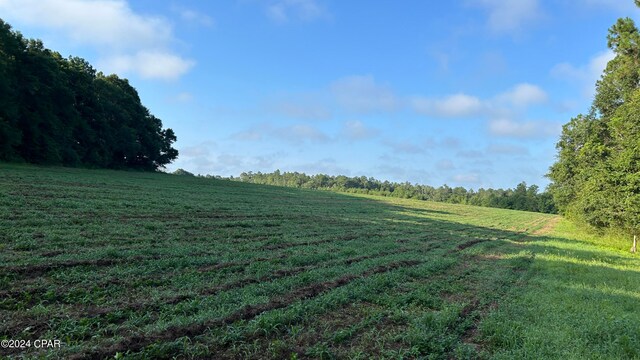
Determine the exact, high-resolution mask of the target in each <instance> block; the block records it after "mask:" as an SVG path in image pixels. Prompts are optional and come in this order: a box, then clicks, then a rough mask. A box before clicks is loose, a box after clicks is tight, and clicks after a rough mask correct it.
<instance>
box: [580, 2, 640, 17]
mask: <svg viewBox="0 0 640 360" xmlns="http://www.w3.org/2000/svg"><path fill="white" fill-rule="evenodd" d="M574 2H575V3H577V4H572V5H573V6H584V5H586V6H588V7H592V8H595V9H610V10H614V11H619V12H621V13H624V14H629V13H630V12H632V11H634V10H635V11H637V10H638V8H637V7H636V5H635V4H634V3H633V1H631V0H628V1H627V0H576V1H574Z"/></svg>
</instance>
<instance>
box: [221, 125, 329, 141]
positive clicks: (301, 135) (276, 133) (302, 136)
mask: <svg viewBox="0 0 640 360" xmlns="http://www.w3.org/2000/svg"><path fill="white" fill-rule="evenodd" d="M267 137H270V138H275V139H280V140H282V141H285V142H288V143H291V144H294V145H300V144H302V143H305V142H316V143H325V142H328V141H329V140H330V138H329V136H327V135H326V134H325V133H323V132H322V131H320V130H318V129H316V128H315V127H313V126H310V125H305V124H301V125H300V124H299V125H291V126H283V127H274V126H272V125H269V124H261V125H256V126H253V127H251V128H249V129H248V130H245V131H241V132H238V133H236V134H233V135H232V136H231V139H233V140H240V141H251V142H254V141H260V140H264V139H265V138H267Z"/></svg>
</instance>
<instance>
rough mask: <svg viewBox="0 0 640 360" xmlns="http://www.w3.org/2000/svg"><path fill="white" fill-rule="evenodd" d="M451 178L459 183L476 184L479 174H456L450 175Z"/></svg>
mask: <svg viewBox="0 0 640 360" xmlns="http://www.w3.org/2000/svg"><path fill="white" fill-rule="evenodd" d="M451 180H452V181H454V182H456V183H460V184H478V183H480V176H479V175H478V174H457V175H454V176H453V177H451Z"/></svg>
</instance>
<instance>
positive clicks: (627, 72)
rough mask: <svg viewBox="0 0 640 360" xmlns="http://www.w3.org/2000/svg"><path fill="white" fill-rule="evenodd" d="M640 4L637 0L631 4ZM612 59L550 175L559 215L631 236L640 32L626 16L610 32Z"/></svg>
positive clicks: (639, 188) (638, 210) (637, 218)
mask: <svg viewBox="0 0 640 360" xmlns="http://www.w3.org/2000/svg"><path fill="white" fill-rule="evenodd" d="M635 3H636V5H638V6H640V1H638V0H636V1H635ZM607 44H608V46H609V48H610V49H611V50H612V51H613V52H614V54H615V58H614V59H613V60H611V61H609V63H608V64H607V67H606V69H605V70H604V72H603V74H602V76H601V78H600V80H599V81H598V82H597V84H596V94H595V97H594V100H593V104H592V107H591V109H590V111H589V112H588V113H587V114H580V115H578V116H576V117H575V118H573V119H571V121H569V123H567V124H566V125H564V127H563V131H562V135H561V137H560V141H559V142H558V144H557V149H558V157H557V162H556V163H555V164H553V165H552V166H551V169H550V172H549V174H548V176H549V178H550V179H551V180H552V184H551V186H550V191H551V193H552V194H553V197H554V200H555V202H556V205H557V206H558V209H559V211H560V212H561V213H563V214H565V215H567V216H569V217H571V218H573V219H576V220H579V221H582V222H585V223H587V224H589V225H591V226H593V227H595V228H599V229H616V230H623V231H625V232H627V233H630V234H635V232H636V231H637V229H638V225H640V224H639V222H640V32H639V31H638V28H637V27H636V25H635V23H634V21H633V20H632V19H630V18H623V19H618V21H617V22H616V24H614V25H613V26H612V27H611V28H610V29H609V34H608V36H607Z"/></svg>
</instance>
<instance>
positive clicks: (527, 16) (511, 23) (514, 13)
mask: <svg viewBox="0 0 640 360" xmlns="http://www.w3.org/2000/svg"><path fill="white" fill-rule="evenodd" d="M473 3H474V4H477V5H479V6H481V7H483V8H485V9H486V10H487V11H488V13H489V18H488V20H487V23H488V26H489V28H490V29H491V30H492V31H494V32H496V33H511V32H513V31H518V30H521V29H522V28H523V27H525V26H527V25H529V24H531V23H534V22H535V21H536V20H539V19H540V18H542V17H543V13H542V10H541V8H540V4H539V2H538V0H475V1H473Z"/></svg>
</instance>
